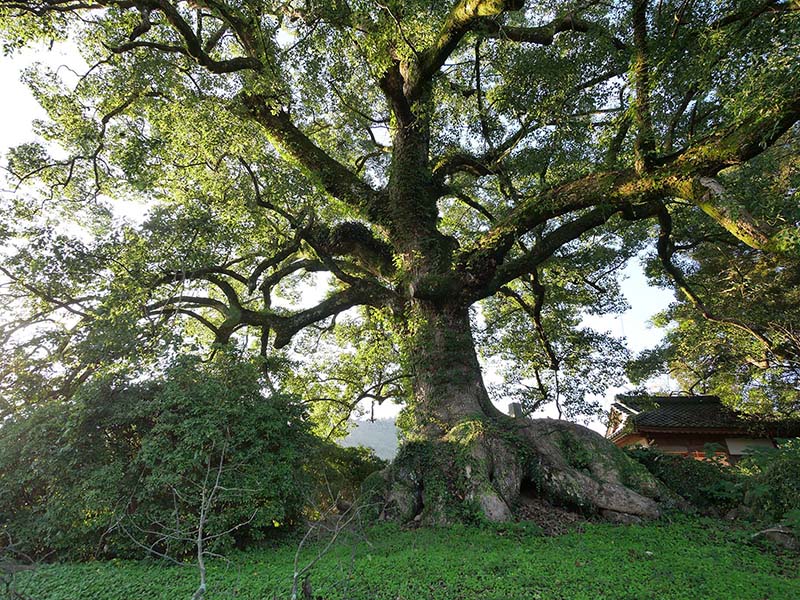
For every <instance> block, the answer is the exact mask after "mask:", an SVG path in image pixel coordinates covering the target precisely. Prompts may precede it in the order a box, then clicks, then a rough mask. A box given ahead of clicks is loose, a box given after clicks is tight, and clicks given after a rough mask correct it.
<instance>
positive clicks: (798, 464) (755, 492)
mask: <svg viewBox="0 0 800 600" xmlns="http://www.w3.org/2000/svg"><path fill="white" fill-rule="evenodd" d="M740 465H741V467H742V468H743V469H744V470H746V471H747V472H749V473H750V477H749V478H748V481H747V485H746V495H745V501H746V503H747V505H748V506H750V508H751V509H752V511H753V514H754V516H755V517H757V518H759V519H761V520H764V521H770V522H772V523H778V522H783V523H785V524H787V525H789V526H790V527H793V528H794V529H795V531H797V532H798V533H800V439H793V440H783V441H782V442H781V443H779V444H778V447H777V448H759V449H758V450H757V451H756V452H754V453H753V454H751V455H750V456H748V457H747V458H745V459H743V460H742V462H741V463H740Z"/></svg>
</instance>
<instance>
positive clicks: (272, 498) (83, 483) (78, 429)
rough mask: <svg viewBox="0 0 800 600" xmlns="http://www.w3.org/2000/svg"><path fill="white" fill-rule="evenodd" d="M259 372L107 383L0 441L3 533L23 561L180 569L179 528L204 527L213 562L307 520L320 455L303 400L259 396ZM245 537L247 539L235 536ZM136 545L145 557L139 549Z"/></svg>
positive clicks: (219, 370)
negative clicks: (151, 562) (151, 561)
mask: <svg viewBox="0 0 800 600" xmlns="http://www.w3.org/2000/svg"><path fill="white" fill-rule="evenodd" d="M261 385H262V384H261V378H260V375H259V372H258V369H257V367H256V365H254V364H251V363H247V362H240V361H238V360H236V359H234V358H232V357H230V356H228V355H225V354H223V355H221V356H219V357H217V359H216V360H214V361H211V362H207V363H203V362H201V361H199V360H198V359H197V358H195V357H192V356H185V357H181V358H179V359H177V360H176V361H175V362H174V363H173V364H172V365H171V366H169V368H167V369H166V371H165V373H164V374H163V375H161V376H149V377H144V378H142V377H141V376H139V377H138V378H137V377H132V376H127V377H123V376H119V375H117V376H107V377H98V378H96V379H94V380H93V381H91V382H90V383H89V384H87V385H85V386H84V387H83V388H82V389H81V390H80V391H79V393H78V394H77V395H76V396H75V398H74V399H72V400H71V401H69V402H66V403H60V402H56V401H53V402H51V403H48V404H43V405H40V406H37V407H34V408H32V409H30V410H29V411H27V412H26V413H21V414H19V415H17V416H15V417H13V418H11V419H10V420H7V421H6V422H5V423H4V424H3V427H2V428H0V489H2V490H3V494H2V496H0V523H2V530H3V533H4V534H8V535H9V536H10V538H11V539H12V540H13V541H14V542H15V543H16V544H18V545H19V547H20V549H23V550H24V551H26V552H28V553H30V554H35V555H43V554H46V553H48V552H50V551H55V552H57V553H58V555H59V556H71V557H93V556H95V557H96V556H141V555H142V554H144V553H145V551H144V550H142V548H141V547H140V546H139V545H138V544H144V545H145V546H149V545H151V544H152V545H153V548H154V549H155V550H157V551H159V552H163V553H167V554H169V555H172V556H181V555H183V554H184V553H186V552H187V551H189V550H190V548H191V542H190V541H189V540H185V539H168V538H166V537H165V536H166V534H169V533H171V532H172V533H173V534H174V533H175V532H174V531H172V528H173V524H177V525H175V527H176V528H180V529H182V530H191V529H192V528H193V527H196V526H197V519H198V515H199V507H200V502H201V495H202V493H203V490H204V489H205V492H206V493H208V492H209V491H210V490H211V488H212V487H213V486H214V485H215V482H216V481H217V477H218V476H219V485H220V490H219V492H218V494H217V500H216V502H215V503H214V505H213V506H212V508H211V511H210V515H209V519H208V523H207V525H206V527H207V532H208V534H209V535H218V537H217V538H216V539H215V540H214V548H216V549H220V548H224V547H226V546H230V545H231V544H232V543H234V542H237V543H245V542H247V541H252V540H258V539H261V538H263V537H265V536H267V535H270V534H272V533H273V532H274V531H275V530H276V528H278V527H281V528H283V527H288V526H291V525H292V524H294V523H295V522H296V521H297V520H298V518H299V517H300V513H301V511H302V509H303V506H304V504H305V499H306V494H308V493H309V490H310V485H311V482H310V481H309V478H308V477H307V476H305V475H304V470H305V467H306V465H307V464H308V458H309V454H310V453H311V452H312V451H313V449H314V448H315V447H316V446H318V444H317V443H316V442H314V438H313V437H312V436H311V434H310V433H309V430H308V429H309V428H308V424H307V423H306V421H305V420H304V419H303V413H302V410H301V408H300V407H299V406H298V404H297V403H296V400H295V399H294V398H292V397H286V396H280V395H273V396H269V397H266V396H264V395H263V394H262V392H261ZM237 525H242V527H240V528H237V529H235V530H233V531H231V532H230V533H228V534H224V535H223V534H222V533H223V532H226V531H228V530H231V529H232V528H234V527H235V526H237ZM134 540H135V542H138V544H137V543H135V542H134Z"/></svg>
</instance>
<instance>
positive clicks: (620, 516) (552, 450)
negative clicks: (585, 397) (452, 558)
mask: <svg viewBox="0 0 800 600" xmlns="http://www.w3.org/2000/svg"><path fill="white" fill-rule="evenodd" d="M365 484H366V487H365V491H366V492H367V495H368V496H369V497H370V498H371V500H372V501H373V502H374V504H375V505H376V506H378V505H379V506H382V507H383V509H382V511H381V516H382V517H383V518H388V519H393V520H399V521H401V522H408V521H419V522H422V523H425V524H445V523H450V522H457V521H470V520H480V519H487V520H489V521H509V520H512V519H514V518H515V515H516V514H517V513H518V511H519V510H520V508H521V507H522V506H523V505H525V504H526V502H525V499H526V497H538V498H542V499H545V500H547V501H548V502H550V503H552V504H554V505H557V506H563V507H566V508H569V509H571V510H575V511H578V512H582V513H584V514H587V515H599V516H601V517H603V518H605V519H608V520H611V521H616V522H626V523H628V522H638V521H640V520H643V519H655V518H658V517H659V516H660V514H661V511H662V509H663V507H664V506H665V505H666V504H669V503H678V502H679V501H678V500H677V499H676V498H675V497H674V495H672V494H671V493H670V492H669V491H668V490H666V488H664V486H663V485H662V484H661V483H660V482H658V480H656V479H655V478H654V477H653V476H652V475H650V473H648V472H647V470H646V469H644V467H642V466H641V465H639V464H638V463H636V462H635V461H633V460H631V459H630V458H628V457H627V456H626V455H625V454H624V453H623V452H622V451H621V450H620V449H619V448H617V447H616V446H614V445H613V444H611V443H610V442H609V441H608V440H606V439H605V438H603V437H602V436H600V435H598V434H597V433H595V432H593V431H591V430H590V429H587V428H586V427H582V426H580V425H576V424H573V423H568V422H566V421H556V420H552V419H540V420H534V421H531V420H514V421H512V422H508V423H504V424H503V425H497V424H493V423H487V422H485V421H481V420H471V421H465V422H462V423H461V424H459V425H457V426H456V427H454V428H453V429H451V430H450V431H449V432H448V433H447V434H446V435H445V436H444V437H443V438H442V439H437V440H420V441H411V442H408V443H406V444H405V445H404V446H403V448H402V449H401V451H400V453H399V454H398V456H397V458H396V459H395V461H394V462H393V463H392V465H391V466H389V467H388V468H387V469H385V470H384V471H382V472H381V473H378V474H375V475H374V476H372V477H371V478H369V479H368V481H367V482H365ZM527 506H528V507H530V506H531V503H527Z"/></svg>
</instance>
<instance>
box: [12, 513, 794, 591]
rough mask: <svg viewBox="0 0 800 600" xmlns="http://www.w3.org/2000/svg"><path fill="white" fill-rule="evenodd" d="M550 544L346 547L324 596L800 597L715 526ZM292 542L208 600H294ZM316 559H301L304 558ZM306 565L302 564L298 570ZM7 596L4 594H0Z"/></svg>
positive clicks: (481, 532) (55, 582) (110, 587)
mask: <svg viewBox="0 0 800 600" xmlns="http://www.w3.org/2000/svg"><path fill="white" fill-rule="evenodd" d="M581 529H582V531H573V532H571V533H568V534H565V535H562V536H557V537H543V536H541V535H539V534H538V531H537V530H536V528H535V526H532V525H526V524H517V525H509V526H504V527H485V528H468V527H452V528H442V529H419V530H402V529H400V528H398V527H396V526H394V525H380V526H376V527H374V528H372V529H370V530H369V531H368V532H367V534H366V535H367V539H368V540H369V541H368V543H367V542H365V541H363V539H362V540H358V539H355V538H352V539H346V540H342V541H341V543H339V544H338V545H337V546H336V547H335V548H334V549H333V550H332V551H331V552H330V553H329V554H328V555H326V556H325V557H324V558H323V559H322V560H321V561H320V562H319V563H318V564H317V565H316V567H315V568H314V570H313V572H312V575H311V582H312V584H313V588H314V596H315V597H317V596H321V597H322V598H324V599H325V600H339V599H342V600H343V599H345V598H347V599H352V600H382V599H385V600H418V599H425V598H430V599H436V600H467V599H473V598H474V599H481V600H484V599H486V600H489V599H520V600H522V599H525V600H529V599H530V600H534V599H553V600H555V599H564V600H567V599H569V600H580V599H587V600H588V599H591V600H598V599H602V598H606V599H615V600H616V599H627V598H629V599H631V600H633V599H636V600H647V599H654V600H655V599H658V600H666V599H684V598H685V599H687V600H699V599H707V598H709V599H710V598H720V599H725V600H729V599H737V600H744V599H750V598H752V599H758V600H763V599H770V600H778V599H786V600H796V599H798V598H800V556H798V555H797V554H794V555H792V554H780V553H779V552H777V551H775V550H774V549H765V548H762V547H759V546H754V545H751V544H750V543H749V533H748V532H746V531H742V530H738V529H735V528H731V527H730V526H728V525H726V524H723V523H720V522H719V521H714V520H710V519H681V520H679V521H677V522H672V523H666V522H659V523H654V524H648V525H645V526H612V525H605V524H584V525H582V526H581ZM294 550H295V547H294V544H285V545H283V546H280V547H278V548H274V549H259V550H252V551H248V552H243V553H238V554H233V555H229V557H228V558H229V559H230V562H231V564H230V565H227V566H226V565H225V563H224V562H222V561H219V560H217V561H215V562H212V564H211V573H210V581H209V593H208V594H207V596H206V598H208V599H209V600H213V599H216V598H242V599H245V598H246V599H259V600H261V599H271V598H273V597H277V598H288V591H289V589H290V587H291V573H292V562H293V559H294ZM312 557H313V551H312V552H309V553H307V554H306V555H304V557H303V559H304V560H305V561H308V560H310V559H311V558H312ZM301 564H302V562H301ZM17 582H18V585H19V589H20V591H22V592H24V593H26V594H28V595H29V596H30V597H31V598H32V599H33V600H56V599H58V600H79V599H80V600H82V599H91V600H122V599H126V600H127V599H131V598H136V599H150V598H152V599H159V600H160V599H169V600H172V599H186V600H188V599H189V598H190V597H191V595H192V593H193V591H194V589H195V587H196V582H197V578H196V572H195V571H194V570H193V569H191V568H181V567H174V566H165V565H164V564H163V563H158V562H154V561H109V562H97V563H84V564H66V565H48V566H43V567H40V568H39V569H37V570H36V571H35V572H32V573H26V574H25V577H24V578H22V577H20V576H18V579H17ZM0 593H1V592H0Z"/></svg>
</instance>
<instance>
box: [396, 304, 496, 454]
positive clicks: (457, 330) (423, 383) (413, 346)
mask: <svg viewBox="0 0 800 600" xmlns="http://www.w3.org/2000/svg"><path fill="white" fill-rule="evenodd" d="M413 313H414V314H413V316H412V317H411V319H412V327H413V333H412V335H411V336H410V338H409V343H410V347H409V348H408V352H409V356H410V358H411V362H412V369H413V376H414V397H415V407H414V418H415V420H416V423H417V428H418V429H419V430H420V431H424V432H425V434H426V436H427V437H429V438H430V437H440V436H442V435H444V434H445V433H447V432H448V431H449V430H450V429H452V428H453V427H455V426H456V425H457V424H458V423H459V422H461V421H463V420H465V419H480V418H483V417H486V416H488V417H493V418H494V417H497V416H498V415H499V413H498V411H497V409H496V408H495V407H494V405H492V403H491V401H490V400H489V394H488V393H487V392H486V387H485V386H484V384H483V376H482V374H481V367H480V364H479V363H478V357H477V355H476V353H475V341H474V339H473V337H472V328H471V325H470V318H469V311H468V309H466V308H463V307H460V306H445V307H441V306H437V305H436V304H434V303H431V302H424V301H418V302H415V303H414V309H413Z"/></svg>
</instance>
